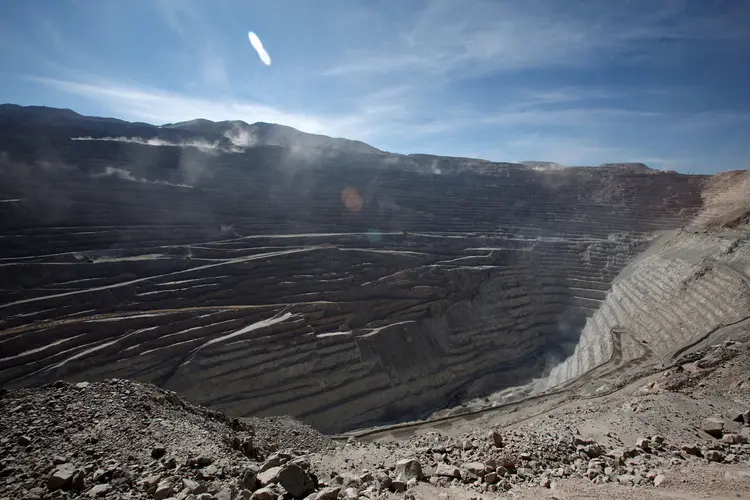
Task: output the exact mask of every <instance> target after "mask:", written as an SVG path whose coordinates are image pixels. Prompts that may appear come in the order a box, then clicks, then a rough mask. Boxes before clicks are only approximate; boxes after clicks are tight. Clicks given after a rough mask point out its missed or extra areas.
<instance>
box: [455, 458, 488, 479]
mask: <svg viewBox="0 0 750 500" xmlns="http://www.w3.org/2000/svg"><path fill="white" fill-rule="evenodd" d="M461 468H462V469H465V470H467V471H469V472H471V473H472V474H475V475H476V476H477V477H484V473H485V466H484V464H483V463H481V462H469V463H466V464H463V465H462V466H461Z"/></svg>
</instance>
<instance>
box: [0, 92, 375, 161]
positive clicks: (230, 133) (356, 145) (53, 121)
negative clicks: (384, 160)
mask: <svg viewBox="0 0 750 500" xmlns="http://www.w3.org/2000/svg"><path fill="white" fill-rule="evenodd" d="M0 127H3V128H12V129H14V130H16V131H17V132H18V133H23V134H29V133H32V134H33V133H34V131H39V130H40V129H41V128H43V129H44V132H45V135H48V134H50V132H51V130H50V129H58V131H59V132H60V133H61V134H64V135H65V136H66V137H67V138H68V139H69V138H72V137H87V138H89V137H90V138H94V139H102V138H119V137H125V138H133V137H137V138H141V139H144V140H154V139H158V140H159V141H163V142H166V143H183V142H195V141H201V142H204V143H209V144H215V145H217V146H224V147H241V148H247V147H255V146H281V147H288V148H301V149H315V150H336V151H340V152H344V153H370V154H382V153H383V151H381V150H379V149H377V148H374V147H372V146H370V145H369V144H365V143H364V142H361V141H353V140H349V139H340V138H333V137H328V136H325V135H318V134H308V133H305V132H301V131H299V130H297V129H295V128H292V127H288V126H285V125H276V124H273V123H263V122H258V123H253V124H252V125H250V124H247V123H245V122H243V121H240V120H233V121H221V122H214V121H211V120H205V119H202V118H201V119H196V120H190V121H186V122H180V123H169V124H166V125H162V126H156V125H151V124H148V123H140V122H133V123H131V122H126V121H123V120H118V119H115V118H102V117H93V116H83V115H80V114H78V113H76V112H75V111H72V110H69V109H58V108H48V107H45V106H18V105H15V104H2V105H0Z"/></svg>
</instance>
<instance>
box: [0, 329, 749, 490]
mask: <svg viewBox="0 0 750 500" xmlns="http://www.w3.org/2000/svg"><path fill="white" fill-rule="evenodd" d="M738 338H742V339H743V340H744V341H728V342H722V343H720V344H717V345H709V346H706V347H704V348H701V349H698V350H697V351H695V352H694V353H692V354H691V355H690V356H688V357H684V358H682V359H680V362H679V363H678V364H677V365H676V367H675V368H672V369H670V370H667V371H665V372H662V373H659V374H658V375H657V376H656V377H655V378H654V379H653V380H651V381H639V382H638V383H637V384H634V385H632V386H631V387H628V388H625V389H624V390H623V391H621V392H619V393H617V394H613V395H610V396H608V397H606V398H599V399H598V400H596V401H574V402H571V403H570V404H567V405H565V406H562V407H559V408H556V409H554V410H552V411H543V412H541V413H539V414H537V415H534V412H536V411H537V410H539V408H538V407H535V406H534V405H528V406H527V407H526V408H525V409H524V410H523V411H522V412H520V414H519V413H515V414H511V415H504V416H503V415H486V416H485V417H483V418H482V419H479V420H472V421H466V422H464V423H463V424H459V425H454V426H452V427H449V428H442V429H439V428H422V429H417V430H414V431H413V433H412V435H411V436H401V437H399V438H394V437H388V436H384V435H381V436H379V437H377V438H373V437H370V438H368V439H367V440H362V441H360V440H356V439H354V438H350V439H349V440H348V441H346V442H345V443H344V442H341V443H338V444H336V443H334V442H332V441H330V440H328V439H327V438H325V437H323V436H321V435H320V434H318V433H317V432H315V431H313V430H311V429H310V428H309V427H306V426H304V425H302V424H299V423H297V422H294V421H293V420H291V419H268V420H266V419H250V420H242V421H238V420H236V419H232V418H229V417H227V416H225V415H224V414H221V413H219V412H216V411H213V410H209V409H206V408H203V407H199V406H195V405H192V404H190V403H187V402H186V401H185V400H184V399H182V398H180V397H179V396H177V395H176V394H174V393H173V392H170V391H165V390H163V389H159V388H156V387H154V386H152V385H148V384H141V383H136V382H132V381H128V380H122V379H110V380H104V381H100V382H93V383H89V382H79V383H76V384H69V383H66V382H63V381H58V382H54V383H52V384H49V385H47V386H45V387H42V388H37V389H12V390H10V391H3V392H2V394H1V395H0V396H1V397H0V454H1V455H2V458H1V459H0V498H2V499H3V500H5V499H6V498H7V499H24V500H32V499H46V498H71V499H72V498H118V499H137V498H142V499H151V498H154V499H167V498H169V499H191V500H192V499H196V500H197V499H199V500H236V499H248V498H249V499H256V500H271V499H273V500H276V499H292V498H307V499H310V500H312V499H317V500H322V499H328V500H334V499H386V498H410V499H425V500H426V499H434V498H445V499H449V498H454V499H459V498H460V499H469V498H482V499H492V498H547V497H549V498H553V497H554V498H584V497H585V498H604V497H609V498H631V497H632V498H709V497H711V498H729V497H730V496H729V495H731V497H732V498H743V497H742V494H743V492H744V493H746V492H747V491H748V486H750V444H748V436H750V399H749V398H748V394H750V390H749V389H750V378H748V372H747V367H748V366H749V365H750V342H748V340H750V330H743V331H742V332H740V333H739V334H738ZM634 488H635V489H634ZM662 494H663V495H664V496H662ZM631 495H632V496H631ZM735 495H736V496H735Z"/></svg>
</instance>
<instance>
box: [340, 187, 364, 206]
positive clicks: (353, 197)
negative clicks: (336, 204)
mask: <svg viewBox="0 0 750 500" xmlns="http://www.w3.org/2000/svg"><path fill="white" fill-rule="evenodd" d="M341 201H342V202H343V203H344V206H345V207H346V208H348V209H349V210H350V211H351V212H359V211H360V210H362V205H364V201H362V197H361V196H360V195H359V192H358V191H357V189H356V188H353V187H348V188H344V190H343V191H341Z"/></svg>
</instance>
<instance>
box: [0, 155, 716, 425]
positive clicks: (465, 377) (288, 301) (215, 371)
mask: <svg viewBox="0 0 750 500" xmlns="http://www.w3.org/2000/svg"><path fill="white" fill-rule="evenodd" d="M6 146H7V145H6ZM7 147H10V146H7ZM54 151H55V155H56V160H55V161H56V162H57V163H53V162H52V163H51V160H49V159H44V161H43V162H42V163H41V166H36V165H38V164H40V163H39V162H38V161H36V160H35V159H34V158H33V154H32V153H33V151H32V152H28V151H27V152H25V153H23V155H21V156H20V157H21V158H22V159H23V160H24V163H23V164H21V163H13V160H14V157H13V156H12V155H11V162H7V161H6V163H5V164H4V167H3V169H2V172H3V181H4V182H2V183H0V185H1V186H2V188H0V189H2V190H3V192H2V196H3V199H4V200H17V201H7V202H4V203H2V204H0V222H1V223H2V227H3V234H2V237H3V240H4V241H5V242H7V243H8V244H7V245H4V246H3V247H2V250H0V251H1V252H2V256H0V258H1V259H2V261H0V289H1V290H2V292H1V293H2V295H1V296H0V328H2V336H1V337H0V347H1V348H2V355H0V383H2V384H3V385H8V386H19V385H26V384H37V383H43V382H47V381H51V380H54V379H57V378H66V379H71V380H76V379H83V378H86V379H91V378H104V377H129V378H135V379H138V380H147V381H153V382H156V383H157V384H159V385H161V386H163V387H167V388H170V389H174V390H178V391H180V392H181V393H182V394H184V395H186V396H187V397H189V398H191V399H192V400H194V401H196V402H200V403H205V404H208V405H211V406H214V407H217V408H222V409H224V410H227V411H229V412H230V413H232V414H234V415H271V414H280V413H288V414H292V415H295V416H299V417H302V418H303V419H304V420H306V421H307V422H309V423H311V424H312V425H314V426H316V427H317V428H319V429H322V430H325V431H329V432H336V431H341V430H346V429H351V428H355V427H359V426H363V425H371V424H375V423H387V422H393V421H398V420H402V419H406V418H415V417H420V416H423V415H426V414H428V413H431V412H432V411H434V410H436V409H439V408H443V407H446V406H451V405H454V404H456V403H458V402H460V401H462V400H463V399H465V398H469V397H475V396H479V395H482V394H485V393H488V392H491V391H493V390H498V389H501V388H503V387H507V386H509V385H516V384H519V383H524V382H526V381H528V380H530V379H531V378H533V377H538V376H539V375H540V374H543V373H545V371H546V370H549V368H550V367H552V366H554V365H555V364H556V363H558V362H559V361H560V360H561V359H564V358H565V357H566V356H568V355H569V353H570V352H571V350H572V349H573V347H574V346H575V344H576V342H577V341H578V337H579V335H580V332H581V329H582V328H583V326H584V324H586V321H587V318H588V321H589V322H591V318H593V317H594V316H595V315H596V314H597V311H598V310H599V308H600V305H601V303H602V301H603V300H604V299H605V297H606V294H607V291H608V290H609V289H610V285H611V283H612V280H613V279H614V278H615V277H616V276H617V275H618V273H620V271H621V269H622V268H623V267H624V266H626V265H627V264H628V262H630V261H631V260H632V259H633V258H634V257H635V256H636V255H637V254H638V253H639V252H640V251H642V250H643V249H644V248H645V247H646V245H647V244H648V242H649V241H650V240H651V239H652V238H653V237H654V235H655V234H656V232H658V231H661V230H665V229H670V228H675V227H680V226H681V225H683V224H686V223H688V222H689V221H690V220H691V219H692V217H693V215H694V214H695V213H697V211H698V210H699V209H700V207H701V205H702V200H701V197H700V189H701V183H702V182H703V181H702V179H700V178H695V177H687V176H681V175H678V174H664V173H656V172H651V171H645V172H638V171H636V172H634V171H629V170H618V169H617V168H604V169H570V170H566V171H551V172H539V171H533V170H530V169H527V168H525V167H521V166H512V165H511V166H508V165H505V166H498V167H497V169H496V170H489V171H487V166H486V165H484V166H483V169H484V170H483V171H482V172H476V171H473V170H471V169H470V168H467V169H464V170H461V169H458V170H457V171H456V172H455V173H451V174H437V173H425V172H424V170H423V169H420V168H417V167H420V165H419V164H417V163H415V161H414V160H411V159H408V158H400V159H396V160H394V159H393V158H391V157H389V158H388V161H384V160H383V159H382V158H380V157H374V156H372V155H361V156H356V155H346V156H335V157H326V158H324V159H321V160H319V161H318V162H317V163H316V162H312V163H311V162H310V161H309V159H306V160H305V161H302V160H297V159H294V158H293V157H290V156H289V155H288V154H287V152H285V151H284V150H283V149H281V148H258V149H254V150H250V151H248V152H247V153H244V154H205V153H202V152H200V151H196V150H183V149H180V148H174V147H171V148H163V147H161V148H160V147H153V146H143V145H136V144H114V145H112V144H109V145H108V144H107V143H96V144H92V143H86V142H72V143H64V144H62V145H60V146H59V147H58V149H56V150H54ZM47 152H49V150H47ZM16 156H18V155H16ZM6 160H7V158H6ZM35 161H36V163H35ZM436 161H437V160H436ZM451 161H452V162H453V163H455V161H456V160H451ZM321 162H323V163H321ZM186 164H188V165H191V168H192V169H193V170H190V171H189V172H187V171H186V169H185V165H186ZM196 166H199V167H200V171H201V172H203V177H201V176H197V177H196V176H194V177H193V178H192V179H188V178H186V177H185V175H188V174H190V175H194V174H195V172H196V170H195V168H194V167H196ZM106 167H110V170H106ZM112 168H116V169H120V171H123V170H126V171H128V172H130V174H131V177H132V178H129V177H128V176H126V175H124V174H122V173H119V174H118V173H116V172H117V171H115V173H114V174H113V173H112V172H113V171H112V170H111V169H112ZM436 169H437V170H435V171H436V172H437V171H440V164H439V162H438V163H437V164H436ZM107 172H109V173H107ZM133 178H135V179H136V180H133ZM139 179H141V180H139ZM143 179H147V180H149V182H144V181H142V180H143ZM156 180H159V181H160V182H156ZM188 181H189V182H188ZM187 185H191V186H193V187H185V186H187ZM347 189H350V190H354V191H356V196H358V197H359V200H358V201H357V200H355V201H356V203H354V204H351V203H347V201H351V198H347V197H346V196H344V195H343V193H344V192H345V190H347ZM349 192H351V191H349Z"/></svg>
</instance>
